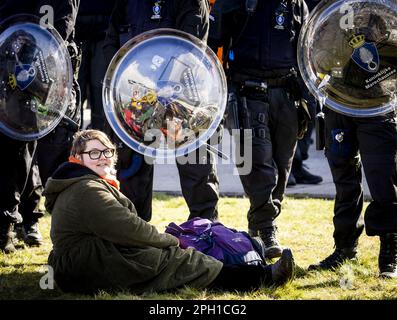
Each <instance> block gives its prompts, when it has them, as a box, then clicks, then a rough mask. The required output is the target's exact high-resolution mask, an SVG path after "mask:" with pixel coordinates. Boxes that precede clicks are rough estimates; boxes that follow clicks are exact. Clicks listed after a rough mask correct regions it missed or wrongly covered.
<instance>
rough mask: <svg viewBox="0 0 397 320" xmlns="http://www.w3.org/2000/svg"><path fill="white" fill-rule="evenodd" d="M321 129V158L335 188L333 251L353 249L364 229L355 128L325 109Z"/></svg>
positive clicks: (346, 118) (341, 117) (350, 119)
mask: <svg viewBox="0 0 397 320" xmlns="http://www.w3.org/2000/svg"><path fill="white" fill-rule="evenodd" d="M325 130H326V146H325V155H326V157H327V159H328V163H329V166H330V169H331V173H332V177H333V180H334V183H335V188H336V198H335V207H334V219H333V221H334V227H335V231H334V239H335V245H336V247H337V248H349V247H355V246H356V245H357V241H358V238H359V236H360V234H361V233H362V231H363V228H364V225H363V221H362V219H361V210H362V207H363V189H362V174H361V162H360V158H359V156H358V147H359V146H358V141H357V137H356V125H355V123H354V120H353V119H352V118H349V117H347V116H344V115H341V114H338V113H336V112H334V111H330V110H327V112H326V125H325Z"/></svg>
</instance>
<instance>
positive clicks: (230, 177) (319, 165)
mask: <svg viewBox="0 0 397 320" xmlns="http://www.w3.org/2000/svg"><path fill="white" fill-rule="evenodd" d="M232 145H233V143H231V137H230V135H229V134H228V133H227V132H225V133H224V138H223V144H222V145H221V147H219V148H218V149H222V150H223V151H224V153H226V154H227V155H230V154H233V152H231V151H233V147H232ZM233 161H234V159H233ZM233 161H231V160H229V161H226V160H223V159H221V158H217V170H218V177H219V184H220V193H221V195H222V196H244V190H243V187H242V185H241V182H240V178H239V176H238V175H237V173H236V172H235V164H234V162H233ZM304 164H305V165H306V166H307V168H308V170H309V171H310V172H311V173H313V174H316V175H320V176H321V177H322V178H323V182H321V183H320V184H317V185H308V184H297V185H295V186H291V187H288V188H287V190H286V193H287V195H290V196H293V197H299V198H302V197H312V198H326V199H333V198H334V197H335V186H334V183H333V182H332V176H331V171H330V169H329V166H328V162H327V160H326V158H325V156H324V152H323V151H317V150H315V145H312V146H311V147H310V149H309V159H308V160H306V161H304ZM154 177H155V178H154V191H161V192H167V193H171V194H181V188H180V182H179V175H178V170H177V168H176V165H175V164H155V171H154ZM364 195H365V198H366V199H369V197H370V195H369V191H368V186H367V184H366V182H365V180H364Z"/></svg>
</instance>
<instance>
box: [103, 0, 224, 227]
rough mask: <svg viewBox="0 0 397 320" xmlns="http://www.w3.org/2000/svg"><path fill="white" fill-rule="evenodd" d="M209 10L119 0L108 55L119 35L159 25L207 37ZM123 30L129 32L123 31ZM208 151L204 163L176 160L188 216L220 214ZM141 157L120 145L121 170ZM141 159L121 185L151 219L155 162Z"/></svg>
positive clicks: (199, 4)
mask: <svg viewBox="0 0 397 320" xmlns="http://www.w3.org/2000/svg"><path fill="white" fill-rule="evenodd" d="M154 10H156V14H155V13H154ZM208 13H209V7H208V2H207V1H206V0H180V1H176V0H174V1H143V2H142V1H139V0H129V1H127V0H121V1H117V2H116V6H115V8H114V11H113V13H112V17H111V23H110V26H109V30H108V32H107V36H106V40H105V46H104V50H105V56H106V58H107V60H108V61H110V59H111V57H113V55H114V54H115V52H116V51H117V49H118V48H119V47H120V45H121V44H122V43H120V39H121V41H122V42H125V41H126V39H130V38H132V37H134V36H136V35H139V34H140V33H142V32H145V31H148V30H153V29H158V28H174V29H179V30H182V31H185V32H187V33H190V34H192V35H194V36H196V37H197V38H199V39H202V40H203V41H206V40H207V36H208V27H209V23H208ZM123 30H124V31H123ZM124 32H127V34H122V33H124ZM197 154H198V152H197ZM207 155H208V156H207V161H206V162H205V163H201V162H200V163H199V162H198V161H197V164H189V163H187V164H183V165H180V164H178V163H177V167H178V171H179V177H180V182H181V189H182V194H183V196H184V198H185V200H186V202H187V205H188V207H189V210H190V216H189V218H193V217H197V216H200V217H203V218H208V219H216V218H217V216H218V212H217V202H218V199H219V193H218V189H219V181H218V178H217V174H216V167H215V165H214V164H213V163H214V161H212V160H211V158H212V157H213V155H212V154H210V153H208V154H207ZM139 157H141V156H140V155H138V154H136V153H135V152H133V151H132V150H131V149H129V148H127V147H125V146H124V147H123V148H120V150H119V159H120V161H119V167H118V169H119V173H120V172H123V170H125V169H126V168H128V167H129V166H130V164H131V161H134V160H133V159H138V160H137V161H139ZM197 160H199V159H198V156H197ZM140 162H141V164H140V168H139V169H138V170H137V171H136V172H135V173H134V175H133V176H132V177H127V178H123V177H121V176H120V175H119V178H120V188H121V191H122V192H123V193H124V194H125V195H126V196H127V197H128V198H129V199H130V200H131V201H132V202H133V203H134V205H135V207H136V209H137V212H138V215H139V216H140V217H141V218H143V219H145V220H146V221H149V220H150V219H151V215H152V208H151V204H152V190H153V165H152V164H148V163H146V162H145V161H142V158H141V159H140ZM211 162H212V163H211Z"/></svg>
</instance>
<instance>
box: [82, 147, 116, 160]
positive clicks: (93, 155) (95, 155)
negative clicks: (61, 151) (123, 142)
mask: <svg viewBox="0 0 397 320" xmlns="http://www.w3.org/2000/svg"><path fill="white" fill-rule="evenodd" d="M85 153H88V156H89V157H90V159H91V160H98V159H99V158H100V157H101V155H102V153H103V155H104V157H105V158H107V159H109V158H112V157H113V156H114V149H105V150H102V151H101V150H91V151H86V152H82V153H81V154H85Z"/></svg>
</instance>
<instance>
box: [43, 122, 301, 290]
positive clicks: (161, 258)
mask: <svg viewBox="0 0 397 320" xmlns="http://www.w3.org/2000/svg"><path fill="white" fill-rule="evenodd" d="M116 159H117V154H116V149H115V146H114V145H113V144H112V143H111V141H110V140H109V138H108V137H107V136H106V135H105V134H104V133H103V132H100V131H97V130H85V131H80V132H78V133H76V135H75V137H74V142H73V147H72V150H71V157H70V161H69V162H67V163H64V164H62V165H61V166H60V167H59V168H58V169H57V171H56V172H55V173H54V175H53V176H52V178H51V179H50V180H49V181H48V182H47V185H46V188H45V197H46V203H45V205H46V208H47V210H48V211H49V212H50V213H51V214H52V221H51V240H52V243H53V250H52V251H51V253H50V256H49V258H48V262H49V265H50V266H52V267H53V269H54V275H55V281H56V282H57V284H58V286H59V287H60V288H61V289H62V290H63V291H65V292H81V293H93V292H96V291H98V290H110V291H115V290H125V289H127V290H129V291H131V292H133V293H137V294H139V293H143V292H156V291H157V292H158V291H163V290H169V289H174V288H179V287H183V286H184V285H187V286H190V287H192V288H205V287H207V288H210V289H221V290H250V289H255V288H259V287H260V286H262V285H265V286H269V285H282V284H284V283H286V282H288V281H289V280H291V279H292V278H293V275H294V268H295V264H294V260H293V257H292V253H291V251H290V250H289V249H285V250H284V252H283V255H282V257H281V258H280V260H278V261H277V262H276V263H275V264H273V265H244V266H229V265H224V264H223V263H222V262H220V261H218V260H216V259H215V258H212V257H211V256H208V255H205V254H203V253H201V252H199V251H197V250H194V249H186V250H184V249H181V248H180V247H179V246H178V239H177V238H175V237H174V236H172V235H170V234H168V233H160V232H158V231H157V229H156V228H155V227H154V226H152V225H151V224H149V223H147V222H145V221H144V220H142V219H141V218H139V217H138V216H137V214H136V211H135V208H134V205H133V204H132V203H131V202H130V200H129V199H127V198H126V197H125V196H124V195H123V194H122V193H120V192H119V190H118V182H117V180H116V179H115V176H114V175H113V174H114V169H113V168H114V164H115V162H116Z"/></svg>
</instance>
